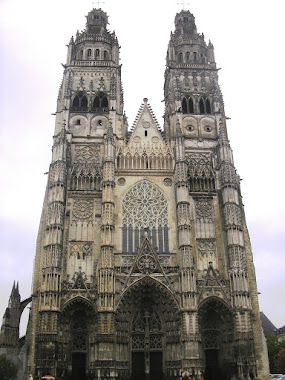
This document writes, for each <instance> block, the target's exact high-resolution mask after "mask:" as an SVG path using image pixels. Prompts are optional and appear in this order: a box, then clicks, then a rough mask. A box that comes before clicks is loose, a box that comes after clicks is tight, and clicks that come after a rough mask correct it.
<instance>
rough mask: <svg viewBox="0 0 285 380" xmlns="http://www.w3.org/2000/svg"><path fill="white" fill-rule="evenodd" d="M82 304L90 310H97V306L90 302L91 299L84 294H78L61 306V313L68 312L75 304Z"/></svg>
mask: <svg viewBox="0 0 285 380" xmlns="http://www.w3.org/2000/svg"><path fill="white" fill-rule="evenodd" d="M79 304H81V305H82V307H85V308H86V309H88V310H90V311H91V310H92V311H93V312H95V307H94V304H92V303H91V302H90V300H89V299H88V298H86V297H83V296H81V295H80V296H76V297H73V298H70V299H69V300H67V301H66V302H65V303H64V304H63V305H62V306H61V313H66V312H68V310H69V309H71V308H73V307H74V306H75V305H79Z"/></svg>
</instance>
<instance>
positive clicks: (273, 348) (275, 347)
mask: <svg viewBox="0 0 285 380" xmlns="http://www.w3.org/2000/svg"><path fill="white" fill-rule="evenodd" d="M266 340H267V350H268V359H269V368H270V373H274V364H275V359H276V356H277V354H278V352H279V349H280V345H279V342H278V338H277V335H275V334H271V333H266Z"/></svg>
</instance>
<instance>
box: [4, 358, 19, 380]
mask: <svg viewBox="0 0 285 380" xmlns="http://www.w3.org/2000/svg"><path fill="white" fill-rule="evenodd" d="M17 372H18V368H17V366H16V364H14V363H13V362H12V360H10V359H8V358H7V357H6V355H0V379H1V380H14V379H16V378H17Z"/></svg>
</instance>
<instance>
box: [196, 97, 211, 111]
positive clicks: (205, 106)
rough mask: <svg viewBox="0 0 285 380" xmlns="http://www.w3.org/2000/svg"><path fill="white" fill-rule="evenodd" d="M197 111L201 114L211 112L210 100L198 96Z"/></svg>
mask: <svg viewBox="0 0 285 380" xmlns="http://www.w3.org/2000/svg"><path fill="white" fill-rule="evenodd" d="M199 111H200V114H201V115H203V114H210V113H212V107H211V102H210V99H209V98H200V100H199Z"/></svg>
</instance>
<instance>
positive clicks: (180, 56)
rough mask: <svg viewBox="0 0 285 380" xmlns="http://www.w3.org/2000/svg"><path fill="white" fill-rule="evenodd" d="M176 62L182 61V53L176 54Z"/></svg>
mask: <svg viewBox="0 0 285 380" xmlns="http://www.w3.org/2000/svg"><path fill="white" fill-rule="evenodd" d="M178 62H179V63H181V62H182V53H179V54H178Z"/></svg>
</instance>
